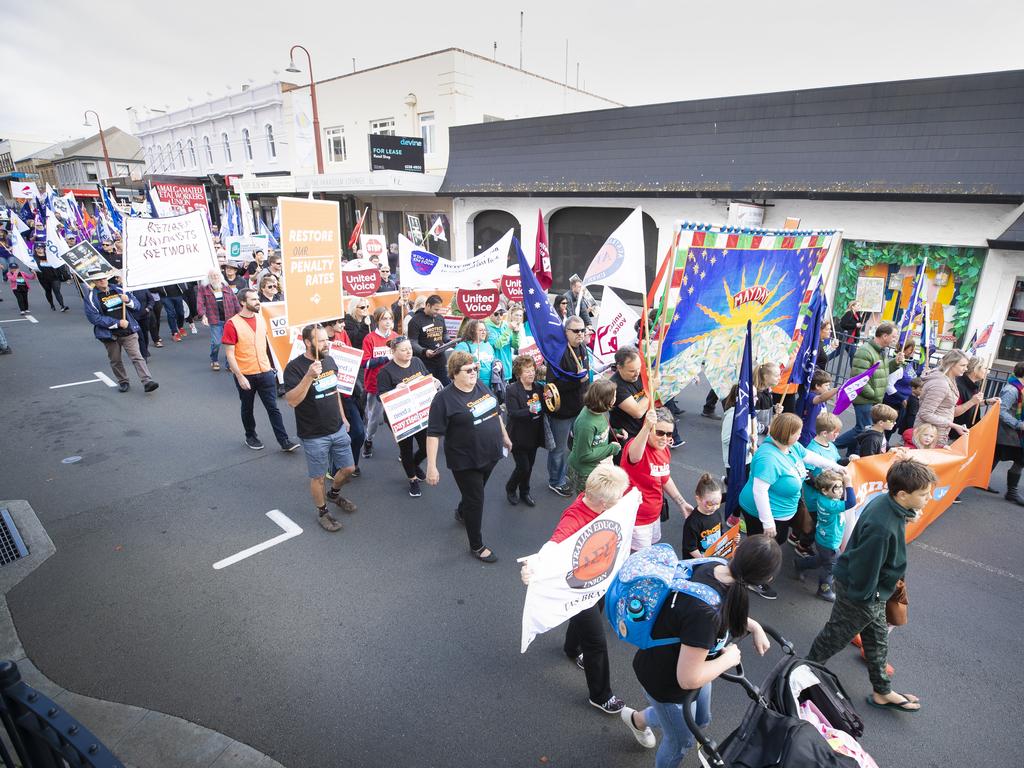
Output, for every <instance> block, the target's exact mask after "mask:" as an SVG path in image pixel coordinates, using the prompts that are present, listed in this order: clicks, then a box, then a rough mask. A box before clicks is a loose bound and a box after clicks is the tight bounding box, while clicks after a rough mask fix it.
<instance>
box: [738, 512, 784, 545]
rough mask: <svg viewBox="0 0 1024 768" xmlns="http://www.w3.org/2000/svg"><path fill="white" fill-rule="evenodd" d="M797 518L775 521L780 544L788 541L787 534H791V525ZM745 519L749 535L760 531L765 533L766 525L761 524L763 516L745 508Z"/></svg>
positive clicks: (777, 538) (754, 534)
mask: <svg viewBox="0 0 1024 768" xmlns="http://www.w3.org/2000/svg"><path fill="white" fill-rule="evenodd" d="M794 520H796V517H791V518H789V520H776V521H775V540H776V541H777V542H779V544H785V543H786V536H788V535H789V526H790V525H791V524H792V522H793V521H794ZM743 521H744V523H745V524H746V528H747V536H756V535H758V534H759V533H764V526H763V525H761V518H759V517H755V516H754V515H751V514H750V513H749V512H747V510H745V509H744V510H743Z"/></svg>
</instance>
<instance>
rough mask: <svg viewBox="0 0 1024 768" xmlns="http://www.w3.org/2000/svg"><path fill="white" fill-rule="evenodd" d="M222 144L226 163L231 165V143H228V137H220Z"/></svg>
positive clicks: (224, 135) (224, 134) (222, 135)
mask: <svg viewBox="0 0 1024 768" xmlns="http://www.w3.org/2000/svg"><path fill="white" fill-rule="evenodd" d="M220 142H221V144H222V145H223V147H224V162H225V163H227V164H228V165H231V142H230V141H228V135H227V134H226V133H222V134H221V135H220Z"/></svg>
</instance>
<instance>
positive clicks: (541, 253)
mask: <svg viewBox="0 0 1024 768" xmlns="http://www.w3.org/2000/svg"><path fill="white" fill-rule="evenodd" d="M533 274H534V275H535V276H536V277H537V282H538V283H540V287H541V288H542V289H543V290H545V291H546V290H548V288H550V287H551V283H553V282H554V280H553V279H552V277H551V252H550V251H549V250H548V233H547V232H545V231H544V215H543V214H542V213H541V212H540V208H538V209H537V252H536V255H535V256H534V259H533Z"/></svg>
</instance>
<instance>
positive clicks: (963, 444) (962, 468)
mask: <svg viewBox="0 0 1024 768" xmlns="http://www.w3.org/2000/svg"><path fill="white" fill-rule="evenodd" d="M998 428H999V408H989V410H988V413H986V414H985V416H984V418H982V420H981V421H980V422H978V423H977V424H976V425H975V426H973V427H971V429H969V430H968V431H967V434H966V435H964V436H963V437H961V438H959V439H957V440H956V442H954V443H951V444H950V446H949V447H948V448H941V449H937V450H932V449H929V450H908V451H907V453H908V454H909V457H910V458H912V459H916V460H917V461H920V462H921V463H923V464H927V465H928V466H930V467H931V468H932V471H933V472H935V474H936V475H937V476H938V478H939V482H938V485H936V487H935V489H934V490H933V492H932V500H931V501H929V502H928V504H926V505H925V508H924V509H923V510H922V511H921V514H920V515H918V517H917V519H916V520H914V521H913V522H910V523H907V541H913V540H914V539H916V538H917V537H918V536H920V535H921V533H922V532H923V531H924V530H925V529H926V528H927V527H928V526H929V525H931V524H932V523H933V522H935V520H936V519H938V517H939V516H940V515H941V514H942V513H943V512H945V511H946V510H947V509H949V507H950V506H951V505H952V504H953V499H955V498H956V497H957V496H959V495H960V493H961V492H962V491H963V490H964V488H968V487H974V488H987V487H988V481H989V475H990V474H991V473H992V457H993V456H994V455H995V449H996V431H997V430H998ZM898 458H899V456H898V454H896V453H884V454H881V455H879V456H868V457H866V458H862V459H857V460H856V461H851V462H850V465H849V466H848V467H847V471H848V472H850V474H851V476H852V478H853V489H854V492H855V493H856V495H857V505H858V510H859V508H860V506H861V505H862V504H864V503H865V502H866V501H868V500H869V499H871V498H873V497H875V496H877V495H878V494H880V493H886V492H887V486H886V484H885V475H886V472H888V471H889V467H890V466H891V465H892V463H893V462H894V461H896V460H897V459H898ZM847 535H849V531H848V532H847Z"/></svg>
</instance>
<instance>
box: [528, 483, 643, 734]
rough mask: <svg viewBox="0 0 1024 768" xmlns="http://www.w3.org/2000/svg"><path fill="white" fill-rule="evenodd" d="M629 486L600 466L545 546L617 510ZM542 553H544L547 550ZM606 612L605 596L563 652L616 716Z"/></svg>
mask: <svg viewBox="0 0 1024 768" xmlns="http://www.w3.org/2000/svg"><path fill="white" fill-rule="evenodd" d="M628 485H629V477H628V476H627V475H626V473H625V472H623V471H622V469H620V468H619V467H616V466H614V465H612V464H598V465H597V466H596V467H595V468H594V471H593V472H591V473H590V476H589V477H587V485H586V490H585V491H584V492H583V493H581V494H580V495H579V496H577V497H576V501H574V502H573V503H572V504H570V505H569V506H568V507H567V508H566V510H565V511H564V512H563V513H562V519H561V520H559V521H558V525H557V526H555V531H554V533H552V534H551V540H550V541H549V542H548V543H547V544H545V545H544V546H545V547H549V546H553V545H555V544H558V543H559V542H561V541H565V540H566V539H567V538H569V537H570V536H572V535H573V534H574V533H576V532H577V531H578V530H580V529H581V528H582V527H583V526H585V525H587V524H588V523H589V522H590V521H591V520H593V519H594V518H596V517H598V516H599V515H601V514H603V513H605V512H607V511H608V510H609V509H611V508H612V507H614V506H615V505H616V504H617V503H618V501H619V499H621V498H622V494H623V493H625V491H626V488H627V486H628ZM541 551H542V552H543V551H544V550H543V548H542V549H541ZM532 575H533V572H532V571H531V569H530V562H529V560H527V561H526V562H524V563H523V568H522V571H521V572H520V578H522V580H523V584H529V583H530V577H531V576H532ZM603 613H604V598H603V597H602V598H601V599H600V600H599V601H598V602H597V603H595V604H594V605H592V606H590V607H589V608H587V609H586V610H583V611H580V612H579V613H577V614H576V615H575V616H573V617H572V618H571V619H569V623H568V624H567V625H566V628H565V643H564V645H563V646H562V649H563V650H564V651H565V655H566V656H568V657H569V658H570V659H572V660H574V661H575V662H576V666H578V667H580V668H581V669H582V670H583V673H584V674H585V675H586V677H587V690H588V691H589V693H590V704H591V705H592V706H594V707H597V708H598V709H600V710H601V711H602V712H607V713H608V714H610V715H614V714H616V713H617V712H620V711H621V710H622V708H623V707H624V706H625V702H623V701H622V699H620V698H619V697H618V696H616V695H615V694H613V693H612V687H611V676H610V674H609V670H608V646H607V645H606V644H605V636H604V625H605V622H604V616H603ZM647 746H654V734H653V733H652V734H650V744H649V745H647Z"/></svg>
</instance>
